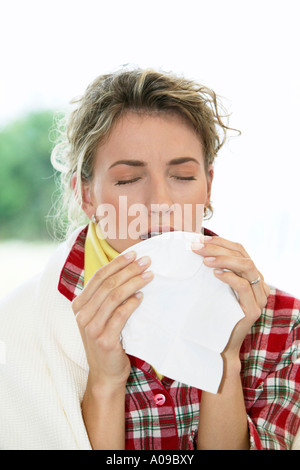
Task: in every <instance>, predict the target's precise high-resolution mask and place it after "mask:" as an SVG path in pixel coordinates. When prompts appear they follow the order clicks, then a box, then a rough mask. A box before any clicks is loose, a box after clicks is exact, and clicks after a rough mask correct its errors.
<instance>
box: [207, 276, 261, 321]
mask: <svg viewBox="0 0 300 470" xmlns="http://www.w3.org/2000/svg"><path fill="white" fill-rule="evenodd" d="M214 275H215V276H216V277H217V278H218V279H220V280H221V281H223V282H225V284H228V285H229V286H230V287H231V288H232V289H234V290H235V291H236V292H237V294H238V296H239V303H240V305H241V307H242V309H243V311H244V313H245V315H247V316H248V317H249V319H250V323H251V324H253V323H254V322H255V321H256V320H257V319H258V318H259V316H260V314H261V308H260V307H259V306H258V305H257V303H256V300H255V297H254V295H253V290H252V289H251V286H250V284H249V282H248V281H247V280H246V279H244V278H242V277H240V276H237V275H236V274H235V273H233V272H231V271H221V270H218V269H217V270H214Z"/></svg>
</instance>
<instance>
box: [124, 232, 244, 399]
mask: <svg viewBox="0 0 300 470" xmlns="http://www.w3.org/2000/svg"><path fill="white" fill-rule="evenodd" d="M199 239H200V234H198V233H192V232H180V231H176V232H165V233H163V234H161V235H157V236H155V237H153V238H150V239H147V240H144V241H142V242H140V243H138V244H136V245H134V247H130V248H128V249H127V250H125V251H123V253H125V252H126V251H131V250H132V249H133V250H134V251H136V253H137V258H139V257H141V256H145V255H148V256H150V258H151V261H152V262H151V266H150V268H149V270H151V271H153V273H154V278H153V280H152V281H151V282H150V283H149V284H148V285H146V286H145V287H144V288H143V289H141V290H142V291H143V293H144V298H143V300H142V302H141V304H140V306H139V307H138V308H137V309H136V310H135V311H134V312H133V314H132V315H131V317H130V318H129V320H128V321H127V323H126V325H125V327H124V328H123V331H122V342H123V347H124V349H125V351H126V353H127V354H130V355H132V356H135V357H138V358H140V359H142V360H144V361H146V362H148V363H149V364H151V365H152V366H153V367H154V368H155V369H156V370H157V371H158V372H159V373H161V374H163V375H165V376H167V377H169V378H171V379H173V380H177V381H178V382H182V383H185V384H186V385H190V386H193V387H196V388H198V389H201V390H205V391H208V392H211V393H217V391H218V388H219V385H220V382H221V379H222V375H223V361H222V357H221V354H220V353H221V352H222V351H223V349H224V348H225V346H226V344H227V342H228V340H229V337H230V335H231V332H232V330H233V328H234V326H235V325H236V323H237V322H238V321H239V320H241V319H242V318H243V316H244V313H243V311H242V309H241V307H240V305H239V303H238V301H237V298H236V296H235V294H234V292H233V290H232V289H231V288H230V287H229V286H228V285H227V284H225V283H224V282H222V281H219V280H218V279H217V278H216V277H215V276H214V274H213V269H212V268H209V267H207V266H205V265H204V263H203V257H202V256H200V255H199V254H196V253H194V252H193V251H192V249H191V242H192V241H194V240H198V241H199ZM123 253H121V254H123Z"/></svg>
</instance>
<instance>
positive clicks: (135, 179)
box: [115, 177, 141, 186]
mask: <svg viewBox="0 0 300 470" xmlns="http://www.w3.org/2000/svg"><path fill="white" fill-rule="evenodd" d="M140 179H141V178H140V177H139V178H134V179H132V180H124V181H117V182H116V184H115V186H120V185H121V184H130V183H135V182H136V181H138V180H140Z"/></svg>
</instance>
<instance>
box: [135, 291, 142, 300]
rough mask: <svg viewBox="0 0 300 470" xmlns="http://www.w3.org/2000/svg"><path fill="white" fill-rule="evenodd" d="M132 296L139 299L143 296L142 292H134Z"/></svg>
mask: <svg viewBox="0 0 300 470" xmlns="http://www.w3.org/2000/svg"><path fill="white" fill-rule="evenodd" d="M134 296H135V297H136V298H137V299H141V298H142V297H143V292H136V293H135V294H134Z"/></svg>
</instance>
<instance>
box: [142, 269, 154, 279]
mask: <svg viewBox="0 0 300 470" xmlns="http://www.w3.org/2000/svg"><path fill="white" fill-rule="evenodd" d="M152 276H153V273H152V271H146V272H144V273H143V274H141V277H142V278H143V279H149V277H152Z"/></svg>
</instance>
